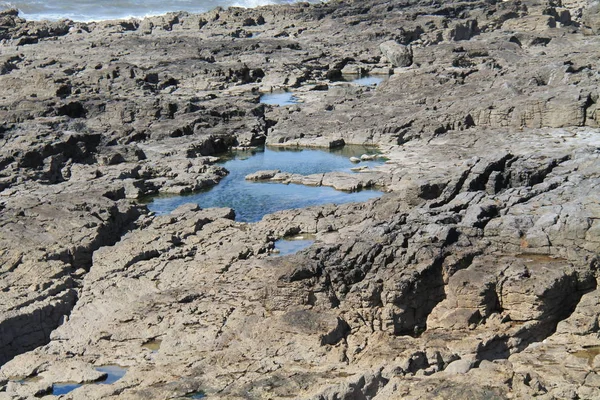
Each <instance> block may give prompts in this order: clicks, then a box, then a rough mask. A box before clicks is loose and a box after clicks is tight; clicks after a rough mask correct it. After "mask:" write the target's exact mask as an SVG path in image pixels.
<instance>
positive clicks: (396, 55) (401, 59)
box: [379, 40, 413, 67]
mask: <svg viewBox="0 0 600 400" xmlns="http://www.w3.org/2000/svg"><path fill="white" fill-rule="evenodd" d="M379 50H381V53H382V54H383V55H384V56H385V58H387V59H388V61H389V62H391V63H392V65H393V66H394V67H410V66H411V65H412V63H413V52H412V48H411V47H410V46H405V45H403V44H400V43H396V42H395V41H393V40H390V41H387V42H383V43H381V44H380V45H379Z"/></svg>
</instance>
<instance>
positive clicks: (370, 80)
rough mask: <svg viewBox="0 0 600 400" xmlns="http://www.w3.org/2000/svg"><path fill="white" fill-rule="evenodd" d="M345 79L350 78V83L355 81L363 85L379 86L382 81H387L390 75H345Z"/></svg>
mask: <svg viewBox="0 0 600 400" xmlns="http://www.w3.org/2000/svg"><path fill="white" fill-rule="evenodd" d="M348 78H349V79H348ZM344 79H346V80H349V81H350V83H354V84H356V85H361V86H373V85H375V86H377V85H379V84H380V83H381V82H383V81H385V80H386V79H389V77H383V76H370V75H367V76H362V77H344Z"/></svg>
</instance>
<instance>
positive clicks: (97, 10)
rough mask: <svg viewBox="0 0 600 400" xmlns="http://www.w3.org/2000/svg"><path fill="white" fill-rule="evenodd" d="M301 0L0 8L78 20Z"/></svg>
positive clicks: (152, 0) (88, 2)
mask: <svg viewBox="0 0 600 400" xmlns="http://www.w3.org/2000/svg"><path fill="white" fill-rule="evenodd" d="M298 1H301V0H202V1H190V0H177V1H171V2H169V3H168V4H165V2H164V1H162V0H144V1H140V0H126V1H116V0H105V1H103V2H102V1H99V2H98V1H97V0H84V1H81V0H79V1H77V2H75V1H60V0H47V1H39V0H24V1H0V9H8V8H17V9H19V15H20V16H21V17H23V18H25V19H27V20H31V21H39V20H51V21H56V20H61V19H70V20H73V21H80V22H93V21H103V20H112V19H130V18H137V19H143V18H146V17H152V16H157V15H163V14H166V13H168V12H177V11H187V12H191V13H202V12H206V11H210V10H212V9H214V8H215V7H219V6H221V7H224V8H227V7H243V8H254V7H259V6H265V5H270V4H291V3H296V2H298ZM322 1H323V0H308V2H310V3H319V2H322Z"/></svg>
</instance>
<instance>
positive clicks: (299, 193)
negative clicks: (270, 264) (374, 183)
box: [148, 146, 382, 222]
mask: <svg viewBox="0 0 600 400" xmlns="http://www.w3.org/2000/svg"><path fill="white" fill-rule="evenodd" d="M366 152H368V150H367V149H365V148H353V147H348V146H347V147H345V148H344V149H341V150H338V151H333V152H327V151H321V150H308V149H305V150H298V151H289V150H286V151H284V150H276V149H269V148H267V149H265V150H264V151H258V152H255V154H254V155H252V154H250V153H248V152H238V153H237V154H236V155H235V157H234V158H233V159H231V160H229V161H227V162H225V163H223V164H222V166H223V167H225V168H226V169H227V170H228V171H229V175H227V176H226V177H225V178H223V179H222V180H221V182H220V183H219V184H218V185H216V186H214V187H213V188H211V189H209V190H207V191H204V192H200V193H196V194H193V195H186V196H171V197H157V198H155V199H154V200H153V201H152V202H151V203H150V204H149V205H148V208H149V209H150V210H151V211H154V212H155V213H157V214H167V213H169V212H171V211H173V210H174V209H175V208H177V207H179V206H180V205H182V204H185V203H198V204H199V205H200V207H202V208H209V207H230V208H233V209H234V210H235V213H236V220H237V221H242V222H256V221H259V220H260V219H261V218H262V217H263V216H264V215H266V214H271V213H274V212H276V211H281V210H286V209H292V208H300V207H308V206H314V205H320V204H327V203H335V204H342V203H349V202H361V201H367V200H369V199H372V198H376V197H379V196H381V192H379V191H375V190H362V191H360V192H356V193H345V192H340V191H337V190H335V189H333V188H330V187H311V186H304V185H295V184H289V185H285V184H280V183H267V182H251V181H247V180H245V177H246V175H248V174H250V173H253V172H256V171H260V170H273V169H279V170H281V171H282V172H290V173H296V174H302V175H310V174H315V173H323V172H331V171H347V172H350V168H352V167H354V166H355V165H354V164H352V163H351V162H350V160H349V157H350V156H357V155H358V156H360V155H361V154H363V153H366ZM381 163H382V161H368V162H364V164H366V165H371V166H374V165H378V164H381Z"/></svg>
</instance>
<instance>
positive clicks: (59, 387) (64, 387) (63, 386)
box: [52, 382, 81, 396]
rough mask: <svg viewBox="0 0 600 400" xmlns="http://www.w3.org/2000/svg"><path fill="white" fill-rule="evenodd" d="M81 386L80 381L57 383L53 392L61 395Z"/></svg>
mask: <svg viewBox="0 0 600 400" xmlns="http://www.w3.org/2000/svg"><path fill="white" fill-rule="evenodd" d="M79 387H81V384H80V383H69V382H67V383H55V384H53V385H52V394H53V395H54V396H60V395H61V394H67V393H69V392H72V391H73V390H75V389H77V388H79Z"/></svg>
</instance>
